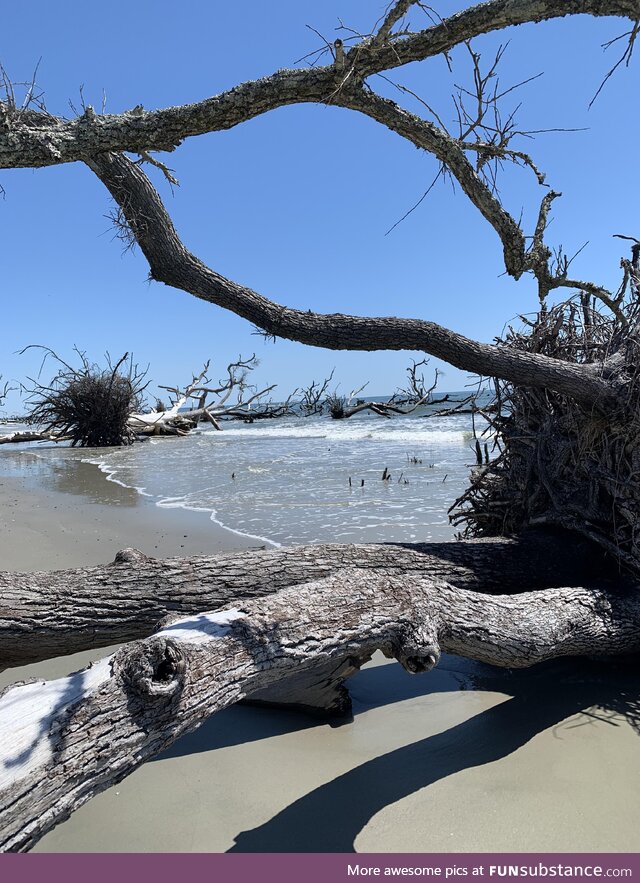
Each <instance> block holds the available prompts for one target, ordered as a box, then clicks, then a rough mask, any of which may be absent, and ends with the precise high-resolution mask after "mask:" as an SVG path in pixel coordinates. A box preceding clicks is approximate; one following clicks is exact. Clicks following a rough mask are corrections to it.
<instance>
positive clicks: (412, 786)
mask: <svg viewBox="0 0 640 883" xmlns="http://www.w3.org/2000/svg"><path fill="white" fill-rule="evenodd" d="M16 459H17V458H16V456H15V455H12V454H11V453H10V452H2V453H1V454H0V511H1V512H2V530H1V532H0V562H1V563H0V566H2V568H3V569H4V570H39V569H42V570H46V569H57V568H64V567H74V566H80V565H83V564H89V563H99V562H107V561H110V560H112V559H113V557H114V555H115V553H116V552H117V551H118V550H119V549H121V548H125V547H131V546H133V547H137V548H139V549H141V550H142V551H144V552H146V553H148V554H153V555H157V556H160V557H166V556H173V555H182V554H184V555H189V554H196V553H207V552H212V551H216V550H220V549H232V548H237V549H242V548H246V547H247V546H250V545H253V546H255V545H256V542H255V541H252V540H247V539H246V538H243V537H241V536H240V535H238V534H234V533H231V532H229V531H226V530H224V529H223V528H221V527H219V526H218V525H216V524H214V523H212V522H211V521H210V520H209V518H208V517H207V515H206V514H204V513H193V512H185V511H182V510H169V509H160V508H158V507H156V506H154V505H153V503H152V502H150V501H149V500H147V499H145V498H144V497H142V496H140V495H139V494H137V493H136V492H135V491H134V490H131V489H129V488H124V487H122V486H120V485H118V484H115V483H114V482H108V481H107V480H106V478H105V476H104V475H103V474H102V473H100V471H99V470H98V469H97V468H96V467H95V466H92V465H91V464H86V463H79V462H73V463H69V464H66V465H64V466H58V467H57V469H58V472H57V474H55V475H52V473H51V470H50V469H49V468H48V467H47V468H46V469H45V468H44V467H43V466H42V464H41V463H39V462H37V458H33V459H32V458H30V457H25V456H21V457H20V469H19V470H18V469H17V466H16ZM103 655H106V651H105V650H96V651H93V652H91V653H84V654H79V655H76V656H73V657H67V658H65V659H57V660H52V661H48V662H45V663H40V664H38V665H33V666H28V667H25V668H22V669H14V670H11V671H7V672H5V673H4V674H3V675H2V677H1V678H0V687H2V686H4V685H6V684H8V683H11V682H12V681H14V680H18V679H24V678H25V677H34V676H36V677H44V678H52V677H57V676H60V675H63V674H65V673H67V672H69V671H73V670H76V669H78V668H80V667H82V666H84V665H86V664H87V663H88V662H89V661H90V660H93V659H97V658H99V657H101V656H103ZM351 692H352V695H353V699H354V720H353V722H352V723H348V724H344V725H342V726H330V725H329V724H326V723H319V722H317V721H315V720H311V719H309V718H306V717H304V716H301V715H296V714H292V713H288V712H274V711H271V710H267V709H262V708H260V709H258V708H250V707H235V708H230V709H228V710H226V711H224V712H222V713H220V714H218V715H215V716H214V717H213V718H211V719H210V720H209V721H207V722H206V723H205V724H204V725H203V726H202V727H201V728H200V730H199V731H197V732H196V733H193V734H191V735H188V736H186V737H184V738H182V739H181V740H180V741H179V742H177V743H175V744H174V745H173V746H172V747H171V748H170V749H169V750H168V751H166V752H165V753H164V754H162V755H160V756H159V757H157V758H156V759H155V760H154V761H152V762H150V763H147V764H146V765H145V766H143V767H142V768H140V769H139V770H137V771H136V772H135V773H134V774H133V775H131V776H130V777H129V778H127V779H126V780H125V781H124V782H122V783H121V784H119V785H117V786H115V787H114V788H112V789H110V790H109V791H107V792H105V793H103V794H101V795H98V796H97V797H96V798H94V799H93V800H91V801H90V802H89V803H88V804H86V805H85V806H84V807H82V808H81V809H80V810H79V811H78V812H76V813H75V814H74V815H73V816H72V817H71V819H69V820H68V821H67V822H65V823H64V824H62V825H60V826H59V827H58V828H56V829H55V830H54V831H53V832H51V833H49V834H48V835H47V836H45V837H44V838H43V840H42V841H40V843H39V844H38V846H37V847H36V849H37V851H40V852H136V851H143V852H144V851H170V852H177V851H200V852H224V851H258V852H273V851H274V852H293V851H314V852H316V851H317V852H322V851H331V852H334V851H335V852H349V851H352V850H356V851H362V852H397V851H408V852H412V851H415V852H447V851H463V852H464V851H494V850H495V851H502V850H504V851H612V852H614V851H636V850H637V848H638V833H637V819H638V817H639V816H638V814H639V811H640V792H639V790H638V788H637V784H638V781H637V769H638V758H639V756H640V739H639V734H640V699H639V696H640V690H639V689H638V687H637V679H634V678H633V677H632V676H630V675H628V674H623V673H621V672H620V671H616V670H614V669H612V670H608V671H606V670H603V668H602V667H598V666H596V665H595V664H593V665H589V664H584V663H581V664H575V665H574V664H572V663H560V664H554V665H549V666H544V667H540V668H538V669H536V670H535V671H529V672H521V673H510V672H502V671H499V670H497V669H493V668H490V667H488V666H482V665H478V664H475V663H470V662H468V661H466V660H461V659H457V658H454V657H450V656H449V657H444V658H443V660H442V662H441V664H440V665H439V667H438V668H437V669H436V671H435V672H434V673H432V674H430V675H424V676H416V677H411V676H409V675H407V674H406V673H405V672H403V671H402V669H401V668H400V666H398V665H396V664H393V663H387V662H386V661H385V660H382V659H376V660H374V662H373V663H372V664H370V665H369V666H367V667H366V668H365V669H364V670H363V671H362V672H361V673H360V674H359V675H358V676H356V677H355V678H354V679H353V681H352V682H351Z"/></svg>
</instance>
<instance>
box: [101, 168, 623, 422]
mask: <svg viewBox="0 0 640 883" xmlns="http://www.w3.org/2000/svg"><path fill="white" fill-rule="evenodd" d="M87 165H88V166H89V168H90V169H91V170H92V171H93V172H95V174H96V175H97V176H98V177H99V178H100V180H101V181H102V182H103V183H104V185H105V186H106V187H107V189H108V190H109V192H110V193H111V195H112V196H113V198H114V199H115V200H116V202H117V203H118V205H119V206H120V208H121V209H122V212H123V214H124V215H125V217H126V220H127V222H128V224H129V226H130V228H131V231H132V233H133V235H134V236H135V239H136V241H137V242H138V244H139V246H140V248H141V249H142V251H143V253H144V255H145V257H146V258H147V260H148V262H149V266H150V270H151V278H153V279H155V280H156V281H158V282H164V283H165V284H166V285H171V286H173V287H174V288H178V289H182V290H183V291H186V292H188V293H190V294H193V295H195V296H196V297H198V298H200V299H201V300H205V301H208V302H209V303H213V304H217V305H218V306H221V307H224V308H225V309H227V310H230V311H231V312H233V313H236V314H237V315H238V316H241V317H243V318H245V319H247V320H249V321H250V322H252V323H253V324H254V325H257V326H258V327H259V328H261V329H263V330H264V331H265V332H266V333H267V334H269V335H274V336H277V337H282V338H286V339H288V340H296V341H298V342H300V343H305V344H308V345H309V346H317V347H324V348H326V349H333V350H342V349H344V350H365V351H373V350H412V351H416V352H423V353H428V354H430V355H432V356H436V357H438V358H441V359H443V360H444V361H446V362H449V364H451V365H454V366H455V367H457V368H462V369H463V370H465V371H470V372H473V373H476V374H481V375H487V376H493V377H500V378H502V379H504V380H510V381H512V382H513V383H518V384H520V385H522V386H535V387H547V388H550V389H555V390H557V391H558V392H561V393H564V394H565V395H568V396H571V397H572V398H574V399H575V400H576V401H581V402H586V403H588V404H593V405H597V406H601V405H602V406H605V405H611V404H615V402H616V401H617V388H616V387H615V386H614V385H613V384H614V381H613V380H611V381H609V380H605V379H603V378H602V377H601V376H599V373H598V371H599V369H598V366H596V365H593V366H591V365H574V364H567V363H565V362H561V361H559V360H557V359H553V358H550V357H548V356H542V355H538V354H536V353H526V352H516V351H514V350H509V349H508V348H506V347H497V346H492V345H491V344H485V343H479V342H478V341H475V340H470V339H469V338H467V337H464V336H463V335H462V334H457V333H456V332H454V331H450V330H449V329H448V328H444V327H443V326H441V325H437V324H435V323H434V322H426V321H424V320H421V319H402V318H397V317H394V316H389V317H378V318H376V317H362V316H348V315H342V314H329V315H326V314H322V313H313V312H311V311H309V312H303V311H301V310H294V309H290V308H288V307H285V306H282V305H281V304H278V303H275V302H274V301H271V300H269V299H267V298H266V297H263V296H262V295H260V294H257V293H256V292H255V291H252V290H251V289H250V288H245V287H244V286H242V285H239V284H238V283H236V282H232V281H231V280H229V279H226V278H225V277H224V276H221V275H220V274H219V273H216V272H215V271H214V270H211V269H209V267H207V266H206V265H205V264H203V263H202V261H200V260H199V259H198V258H196V257H195V256H194V255H192V254H191V253H190V252H189V251H188V250H187V248H186V247H185V246H184V245H183V243H182V241H181V240H180V238H179V236H178V234H177V232H176V230H175V228H174V226H173V223H172V221H171V218H170V217H169V215H168V213H167V211H166V209H165V207H164V205H163V203H162V200H161V199H160V196H159V195H158V193H157V192H156V190H155V189H154V187H153V185H152V184H151V182H150V181H149V179H148V178H147V177H146V175H145V174H144V172H143V171H142V170H141V169H140V168H139V166H137V165H135V164H134V163H132V162H131V161H130V160H128V159H127V158H126V157H125V156H122V155H119V154H102V155H100V156H95V157H92V158H90V159H88V160H87Z"/></svg>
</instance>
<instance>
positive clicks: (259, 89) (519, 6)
mask: <svg viewBox="0 0 640 883" xmlns="http://www.w3.org/2000/svg"><path fill="white" fill-rule="evenodd" d="M579 14H586V15H592V16H620V17H626V18H630V19H634V20H635V19H638V18H640V3H639V2H638V0H560V2H559V0H490V2H488V3H481V4H479V5H477V6H473V7H471V8H470V9H467V10H465V11H463V12H459V13H457V14H455V15H452V16H450V17H449V18H446V19H443V21H442V22H440V23H439V24H438V25H434V26H433V27H429V28H426V29H425V30H423V31H420V32H419V33H417V34H413V35H410V36H407V37H404V38H402V39H395V40H386V41H384V42H382V43H381V42H379V41H376V40H375V38H374V39H370V40H368V41H367V40H365V41H363V42H361V43H359V44H357V45H356V46H354V47H352V48H351V49H350V50H349V52H348V53H347V54H346V56H345V59H344V62H343V65H342V66H341V67H340V69H338V68H337V67H336V65H334V64H332V65H328V66H326V67H321V68H314V69H311V70H309V69H304V70H281V71H277V72H276V73H274V74H272V75H271V76H268V77H264V78H263V79H260V80H254V81H251V82H247V83H243V84H242V85H240V86H237V87H235V88H233V89H230V90H229V91H227V92H223V93H221V94H219V95H216V96H213V97H211V98H207V99H205V100H203V101H199V102H196V103H193V104H186V105H182V106H179V107H169V108H163V109H161V110H153V111H145V110H144V109H143V108H142V106H137V107H135V108H133V109H132V110H130V111H127V112H126V113H122V114H101V115H98V114H96V113H95V112H94V110H93V108H91V107H87V109H86V111H85V113H84V114H83V115H82V116H81V117H79V118H78V119H75V120H70V121H69V120H63V119H61V118H59V117H55V116H52V115H51V114H48V113H42V112H38V111H34V110H31V109H27V110H24V111H21V112H20V113H18V112H17V111H16V110H15V109H14V108H12V107H11V106H10V105H9V104H7V103H2V102H0V168H37V167H42V166H50V165H58V164H60V163H67V162H75V161H78V160H80V161H84V160H86V158H87V157H88V156H90V155H91V154H93V153H101V152H106V151H117V152H121V151H131V152H133V153H140V154H144V152H148V151H150V150H166V151H170V150H173V149H174V148H175V147H177V146H178V145H179V144H180V143H181V142H182V141H183V140H184V139H185V138H188V137H191V136H194V135H202V134H205V133H206V132H214V131H221V130H225V129H230V128H233V127H234V126H237V125H238V124H239V123H242V122H245V121H246V120H249V119H252V118H253V117H256V116H259V115H260V114H263V113H266V112H268V111H270V110H274V109H275V108H278V107H284V106H286V105H290V104H298V103H302V102H315V103H331V102H333V100H334V98H335V96H336V94H339V90H340V86H341V84H342V83H343V82H344V81H345V79H346V75H345V70H346V71H347V75H348V74H349V72H350V73H351V75H352V76H351V80H352V81H354V82H355V81H361V80H362V79H364V78H366V77H368V76H370V75H372V74H374V73H380V72H381V71H384V70H390V69H392V68H395V67H399V66H401V65H404V64H407V63H409V62H412V61H420V60H423V59H426V58H430V57H433V56H435V55H439V54H441V53H443V52H448V51H449V50H450V49H452V48H453V47H454V46H457V45H458V44H460V43H462V42H464V41H465V40H470V39H473V38H474V37H477V36H478V35H480V34H484V33H488V32H491V31H495V30H500V29H502V28H506V27H509V26H511V25H519V24H525V23H527V22H540V21H545V20H549V19H553V18H561V17H564V16H567V15H579Z"/></svg>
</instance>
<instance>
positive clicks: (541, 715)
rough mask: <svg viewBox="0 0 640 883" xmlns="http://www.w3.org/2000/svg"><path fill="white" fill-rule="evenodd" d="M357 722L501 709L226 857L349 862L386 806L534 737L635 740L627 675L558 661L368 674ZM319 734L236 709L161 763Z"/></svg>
mask: <svg viewBox="0 0 640 883" xmlns="http://www.w3.org/2000/svg"><path fill="white" fill-rule="evenodd" d="M350 687H351V692H352V695H353V700H354V714H355V715H358V714H360V713H362V712H364V711H367V710H370V709H372V708H377V707H381V706H385V705H392V704H393V703H395V702H401V701H404V700H407V699H413V698H417V697H420V696H428V695H432V694H434V693H443V692H456V691H458V690H474V691H489V692H492V693H502V694H504V695H505V696H506V697H507V698H505V701H504V702H502V703H500V704H498V705H496V706H494V707H492V708H489V709H486V710H484V711H482V712H480V713H479V714H477V715H475V716H474V717H472V718H470V719H469V720H465V721H463V722H462V723H460V724H458V725H456V726H453V727H451V728H449V729H448V730H446V731H445V732H442V733H437V734H434V735H431V736H429V737H428V738H425V739H423V740H420V741H418V742H415V743H413V744H411V745H408V746H405V747H402V748H398V749H396V750H394V751H391V752H389V753H387V754H384V755H382V756H380V757H377V758H374V759H372V760H369V761H367V762H366V763H363V764H361V765H360V766H358V767H356V768H354V769H352V770H349V771H348V772H347V773H345V774H344V775H342V776H338V777H337V778H336V779H334V780H333V781H331V782H328V783H327V784H324V785H322V786H320V787H319V788H316V789H315V790H313V791H311V792H309V793H308V794H305V795H304V796H303V797H301V798H300V799H299V800H297V801H295V802H294V803H292V804H291V805H290V806H288V807H286V808H285V809H284V810H282V811H281V812H280V813H278V814H277V815H276V816H274V817H273V818H271V819H270V820H269V821H267V822H266V823H265V824H263V825H260V826H259V827H256V828H254V829H253V830H249V831H244V832H242V833H241V834H239V835H238V837H237V838H236V842H235V845H234V846H233V847H232V848H231V849H230V850H229V851H230V852H353V851H354V842H355V839H356V837H357V836H358V834H359V833H360V832H361V831H362V829H363V828H364V827H365V825H366V824H367V823H368V822H369V820H370V819H371V818H372V817H373V816H374V815H375V814H376V813H378V812H379V811H381V810H382V809H384V808H385V807H386V806H388V805H390V804H393V803H395V802H396V801H399V800H401V799H402V798H405V797H407V796H409V795H411V794H413V793H415V792H417V791H419V790H420V789H422V788H425V787H427V786H429V785H431V784H433V783H435V782H437V781H439V780H441V779H444V778H446V777H447V776H451V775H453V774H455V773H458V772H461V771H462V770H465V769H469V768H472V767H477V766H481V765H484V764H487V763H492V762H494V761H497V760H500V759H501V758H504V757H506V756H508V755H509V754H512V753H513V752H515V751H517V750H518V749H519V748H521V747H522V746H523V745H525V744H526V743H527V742H528V741H529V740H530V739H532V738H533V737H534V736H535V735H536V734H537V733H540V732H542V731H543V730H546V729H548V728H551V727H555V726H558V725H560V724H562V723H563V722H565V721H567V719H571V721H570V724H569V725H570V726H589V725H590V724H593V723H594V722H595V721H596V720H598V721H605V722H606V723H608V724H609V725H612V726H618V725H620V724H622V723H625V722H626V723H627V724H630V725H631V726H632V727H633V728H634V729H635V730H636V732H638V733H639V734H640V687H639V686H638V681H637V677H636V676H634V674H633V673H629V672H628V671H627V670H626V669H624V668H620V669H614V668H611V669H603V668H602V666H601V665H596V664H595V663H593V664H591V663H588V662H584V661H579V662H572V661H561V662H556V663H550V664H547V665H542V666H539V667H537V668H536V669H534V670H529V671H524V672H509V671H502V670H500V669H494V668H492V667H490V666H483V665H480V664H476V663H472V662H468V661H467V660H462V659H457V658H454V657H447V656H444V657H443V659H442V662H441V664H440V666H439V667H438V669H436V670H435V671H434V672H432V673H431V674H430V675H429V676H428V677H426V676H425V677H414V676H410V675H407V674H406V673H405V672H404V671H403V670H402V669H401V668H400V666H398V665H381V666H374V667H371V668H367V669H365V670H364V671H362V672H360V673H359V674H358V675H357V676H356V677H354V678H353V679H352V681H351V682H350ZM313 726H318V723H317V721H315V720H313V719H308V718H305V717H304V716H301V715H296V714H294V713H290V712H274V711H270V710H267V709H253V708H246V707H245V708H241V707H236V708H232V709H228V710H227V711H226V712H222V713H221V714H219V715H216V716H215V717H213V718H211V719H210V720H209V721H207V722H206V723H205V724H204V725H203V726H202V727H201V728H200V730H198V731H197V732H196V733H193V734H191V735H189V736H187V737H185V738H184V739H181V740H180V741H179V742H178V743H176V744H175V745H174V746H172V748H171V749H169V751H167V752H165V754H164V755H161V757H165V758H166V757H172V756H173V757H175V756H179V755H183V754H187V753H192V752H196V751H203V750H212V749H216V748H222V747H225V746H229V745H234V744H240V743H244V742H250V741H255V740H259V739H265V738H270V737H273V736H276V735H279V734H283V733H289V732H293V731H299V730H302V729H306V728H308V727H313Z"/></svg>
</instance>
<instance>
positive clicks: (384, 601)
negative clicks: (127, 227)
mask: <svg viewBox="0 0 640 883" xmlns="http://www.w3.org/2000/svg"><path fill="white" fill-rule="evenodd" d="M639 614H640V600H639V598H638V595H637V592H628V593H608V592H606V591H601V590H596V589H594V590H588V589H584V588H564V589H546V590H541V591H539V592H535V593H524V594H521V595H516V596H513V595H509V596H490V595H482V594H480V593H477V592H472V591H467V590H464V589H459V588H456V587H452V586H451V585H449V584H448V583H446V582H441V581H438V580H434V579H431V578H429V577H426V576H424V575H420V574H417V573H416V574H410V575H405V576H393V575H389V574H384V575H379V574H374V573H372V572H371V571H368V570H360V569H348V570H346V571H343V572H341V573H340V575H338V576H330V577H327V578H325V579H322V580H318V581H313V582H308V583H305V584H304V585H296V586H292V587H290V588H288V589H282V590H280V591H279V592H277V593H275V594H273V595H270V596H268V597H264V598H259V599H256V600H252V601H247V602H242V603H241V604H238V605H237V607H235V608H232V609H230V610H226V611H224V612H223V611H218V612H217V613H212V614H199V615H195V616H193V617H191V618H187V619H186V620H185V619H182V620H177V621H174V622H172V623H171V624H168V625H166V626H165V627H164V628H163V629H162V630H161V631H160V632H158V633H157V634H156V635H155V636H153V637H151V638H148V639H146V640H144V641H139V642H136V643H133V644H128V645H125V646H124V647H123V648H121V649H120V650H119V651H118V652H117V653H116V654H115V655H114V656H112V657H109V658H107V659H105V660H102V661H101V662H99V663H96V664H94V665H93V666H92V667H90V668H88V669H85V670H84V671H83V672H78V673H76V674H73V675H70V676H69V677H67V678H62V679H60V680H58V681H53V682H49V683H47V682H41V681H40V682H35V683H27V684H24V685H15V686H13V687H10V688H9V689H8V690H7V691H6V692H5V693H4V695H3V696H2V697H0V722H1V723H0V761H1V762H0V849H2V850H4V851H19V850H26V849H28V848H29V847H30V846H31V845H33V843H35V842H36V841H37V840H38V839H39V838H40V837H41V836H42V835H43V834H44V833H46V832H47V831H48V830H50V829H51V828H53V827H54V826H55V825H56V824H58V823H59V822H60V821H62V820H64V819H65V818H67V817H68V816H69V815H70V814H71V813H72V812H73V811H74V810H75V809H77V808H78V807H79V806H81V805H82V804H83V803H85V802H86V801H87V800H88V799H89V798H90V797H92V796H93V795H94V794H96V793H98V792H100V791H102V790H104V789H105V788H107V787H109V786H110V785H112V784H115V783H116V782H118V781H120V780H122V779H123V778H124V777H125V776H127V775H128V774H129V773H131V772H132V771H133V770H134V769H136V768H137V767H138V766H139V765H140V764H142V763H143V762H144V761H146V760H148V759H149V758H150V757H152V756H154V755H155V754H157V753H158V752H159V751H161V750H163V749H164V748H166V747H167V746H168V745H170V744H171V743H172V742H173V741H175V740H176V739H177V738H178V737H179V736H181V735H183V734H184V733H187V732H190V731H192V730H194V729H196V728H197V727H198V725H199V724H200V723H202V721H203V720H204V719H205V718H206V717H208V716H209V715H210V714H212V713H214V712H216V711H219V710H221V709H222V708H225V707H227V706H228V705H231V704H233V703H235V702H238V701H240V700H242V699H244V698H246V697H248V696H251V694H252V693H256V691H258V690H264V689H267V688H269V687H270V686H272V685H274V684H276V683H278V682H282V681H283V679H286V678H287V676H290V675H293V674H300V673H301V672H305V671H309V670H310V669H311V668H313V667H315V668H316V669H317V668H319V667H320V668H325V669H328V668H331V667H333V669H334V670H337V669H339V667H340V666H344V665H345V663H346V664H347V666H349V665H352V663H351V662H350V661H351V660H353V659H363V658H367V657H369V656H370V655H371V654H372V653H373V652H374V651H375V650H376V649H382V650H383V651H384V652H385V653H386V654H387V655H389V656H393V657H395V658H396V659H397V660H398V661H399V662H401V664H402V665H403V666H404V667H405V668H406V669H407V670H408V671H410V672H413V673H416V672H422V671H429V670H430V669H431V668H433V666H434V665H436V664H437V661H438V659H439V656H440V653H441V651H448V652H452V653H458V654H462V655H465V656H468V657H471V658H474V659H478V660H481V661H483V662H490V663H492V664H494V665H501V666H507V667H526V666H529V665H533V664H535V663H537V662H541V661H543V660H547V659H551V658H555V657H558V656H572V655H584V654H587V653H591V654H593V653H622V652H637V651H638V650H640V632H639V631H638V627H637V626H638V616H639ZM352 667H353V666H352Z"/></svg>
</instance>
